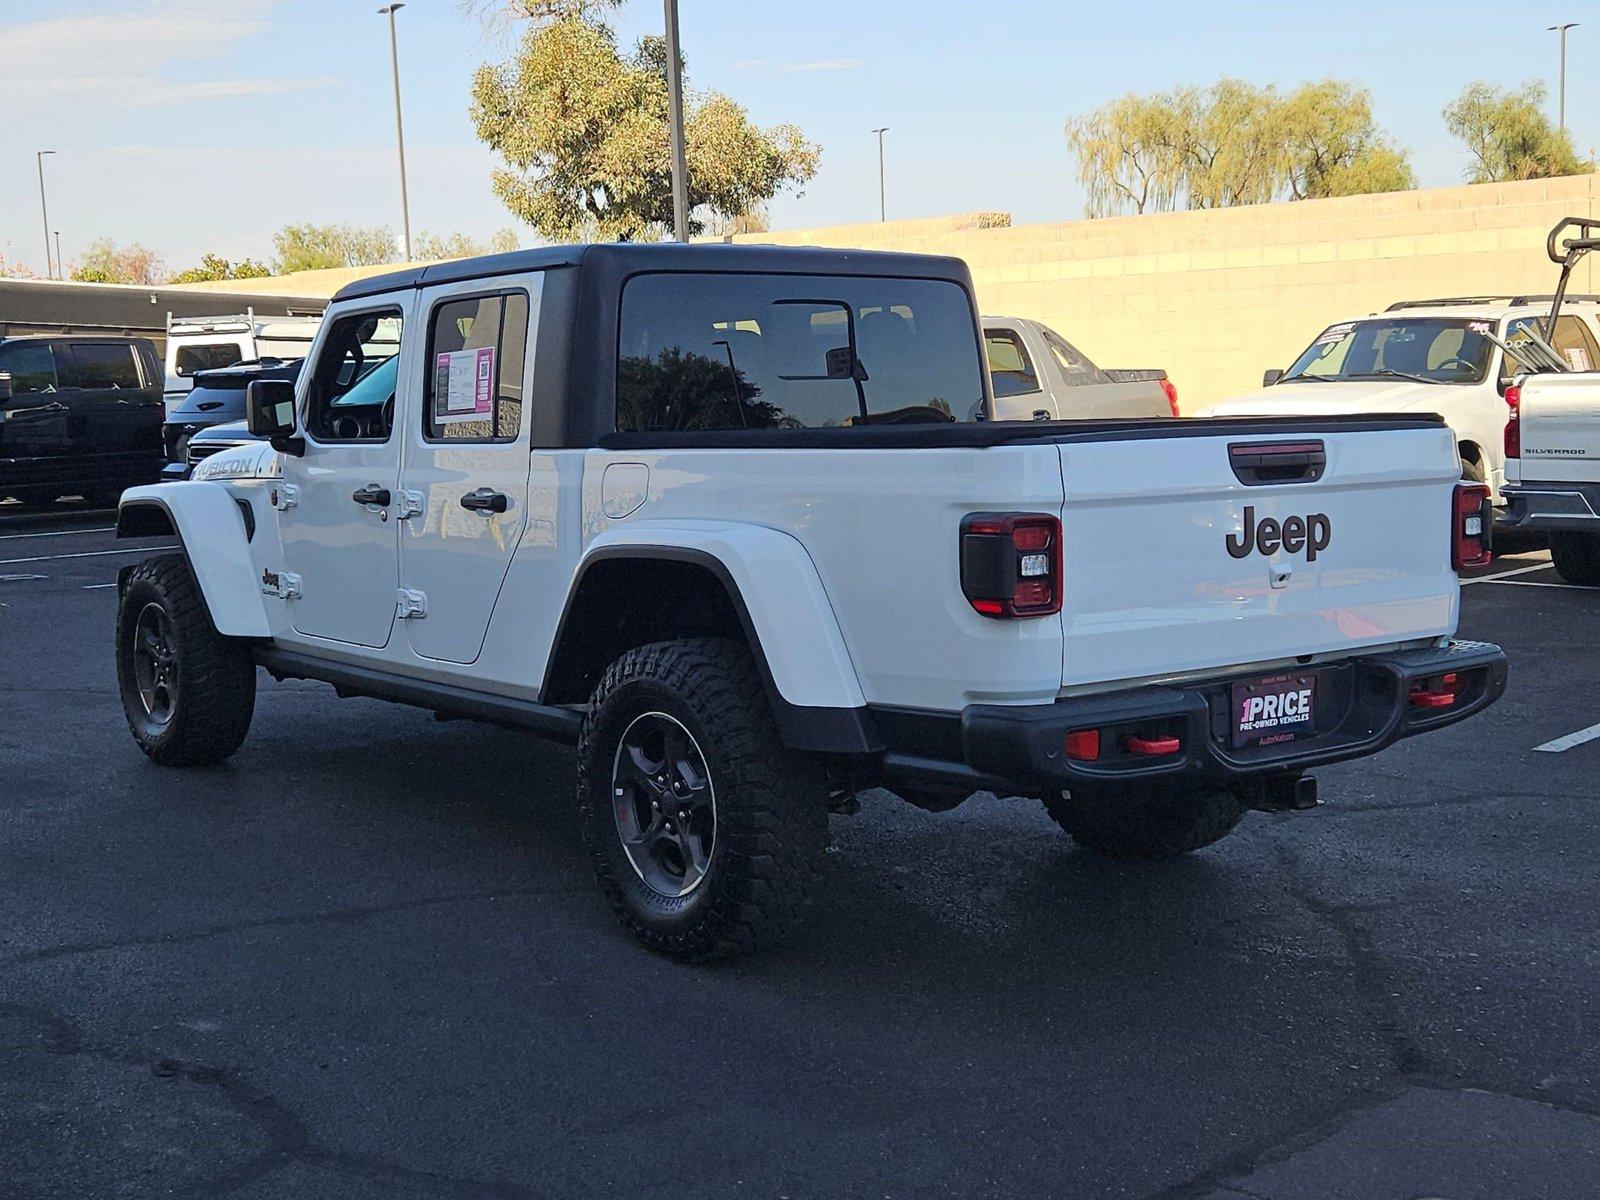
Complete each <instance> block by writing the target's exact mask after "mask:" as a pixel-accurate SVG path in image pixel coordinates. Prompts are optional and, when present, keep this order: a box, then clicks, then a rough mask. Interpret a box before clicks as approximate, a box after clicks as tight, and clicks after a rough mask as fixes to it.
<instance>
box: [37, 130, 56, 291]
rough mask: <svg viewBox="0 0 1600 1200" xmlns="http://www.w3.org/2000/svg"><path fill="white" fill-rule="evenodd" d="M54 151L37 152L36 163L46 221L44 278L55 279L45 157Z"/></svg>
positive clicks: (40, 196) (41, 214) (40, 208)
mask: <svg viewBox="0 0 1600 1200" xmlns="http://www.w3.org/2000/svg"><path fill="white" fill-rule="evenodd" d="M54 153H55V151H54V150H35V151H34V154H33V157H34V161H36V162H37V163H38V164H39V216H40V217H41V218H43V220H44V277H45V278H46V279H54V278H55V273H54V272H53V271H52V270H51V269H50V210H49V209H48V208H47V207H45V202H44V156H45V155H46V154H54Z"/></svg>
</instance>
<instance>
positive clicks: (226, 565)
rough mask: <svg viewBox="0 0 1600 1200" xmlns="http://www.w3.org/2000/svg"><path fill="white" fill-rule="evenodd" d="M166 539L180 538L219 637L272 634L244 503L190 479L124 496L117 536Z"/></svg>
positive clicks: (217, 485) (216, 485) (131, 490)
mask: <svg viewBox="0 0 1600 1200" xmlns="http://www.w3.org/2000/svg"><path fill="white" fill-rule="evenodd" d="M161 535H168V536H175V537H176V538H177V539H178V543H179V545H180V546H181V547H182V549H183V553H184V557H185V558H187V559H188V560H189V569H190V570H191V571H193V572H194V577H195V580H196V582H198V583H199V585H200V594H201V595H202V596H204V597H205V602H206V608H207V609H209V610H210V613H211V620H212V622H213V623H214V624H215V625H216V627H217V632H218V633H220V634H223V635H225V636H227V637H248V638H265V637H270V636H271V635H272V629H271V626H270V625H269V624H268V622H267V610H266V604H265V602H264V601H263V600H262V593H261V584H260V581H259V580H258V579H257V577H256V568H255V561H254V559H253V558H251V555H250V530H249V529H248V527H247V526H246V523H245V517H244V514H243V512H242V511H241V507H240V503H239V501H237V500H236V499H235V498H234V497H233V495H232V494H231V493H230V492H229V491H228V489H227V488H226V487H224V486H223V485H222V484H220V483H210V482H206V481H196V480H186V481H183V482H181V483H159V484H148V485H146V486H144V487H135V488H129V489H128V490H127V491H125V492H123V493H122V503H121V504H120V505H119V506H118V507H117V536H118V537H119V538H125V537H152V536H161ZM120 581H122V580H121V577H119V582H120ZM119 590H120V589H119Z"/></svg>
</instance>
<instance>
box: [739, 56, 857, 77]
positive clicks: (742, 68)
mask: <svg viewBox="0 0 1600 1200" xmlns="http://www.w3.org/2000/svg"><path fill="white" fill-rule="evenodd" d="M866 65H867V64H866V63H865V62H863V61H862V60H861V59H859V58H819V59H817V60H816V61H814V62H798V63H781V62H773V61H772V60H771V59H766V58H747V59H745V60H744V61H743V62H736V63H734V64H733V65H732V66H731V67H729V68H728V69H729V70H731V71H738V72H741V73H743V74H760V75H794V74H798V73H801V72H807V71H854V70H857V69H858V68H860V67H864V66H866Z"/></svg>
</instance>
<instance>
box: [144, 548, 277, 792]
mask: <svg viewBox="0 0 1600 1200" xmlns="http://www.w3.org/2000/svg"><path fill="white" fill-rule="evenodd" d="M117 682H118V684H119V687H120V690H121V693H122V710H123V712H124V713H125V714H126V716H127V718H128V728H129V729H130V730H131V731H132V732H133V740H134V741H136V742H138V743H139V748H140V749H141V750H143V751H144V752H145V753H146V754H147V755H149V756H150V758H151V759H152V760H153V761H155V762H158V763H160V764H161V765H162V766H168V767H184V766H195V765H199V764H203V763H214V762H220V761H222V760H223V759H225V758H227V757H228V756H229V755H230V754H232V753H233V752H234V751H235V750H237V749H238V748H239V746H240V744H241V743H242V742H243V741H244V737H245V734H246V733H247V732H249V729H250V718H251V716H252V715H253V713H254V712H255V703H256V668H255V663H254V661H252V659H251V657H250V654H249V651H248V650H247V649H246V648H245V646H244V645H243V644H242V643H240V642H239V641H237V640H235V639H233V638H227V637H223V636H222V635H221V634H220V633H218V632H217V629H216V626H215V625H213V624H212V622H211V614H210V612H209V611H208V610H207V609H206V603H205V598H204V597H203V596H202V595H201V594H200V588H199V585H198V584H196V583H195V579H194V575H193V574H192V573H191V572H190V570H189V564H188V562H187V561H186V560H185V559H184V557H183V556H182V555H181V554H166V555H162V556H161V557H159V558H151V559H147V560H145V561H144V562H143V563H140V564H139V565H138V566H137V567H135V568H134V569H133V572H132V573H131V574H130V575H129V577H128V583H127V586H126V587H125V588H124V589H123V591H122V596H121V598H120V600H119V602H118V605H117Z"/></svg>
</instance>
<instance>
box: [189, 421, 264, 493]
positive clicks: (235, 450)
mask: <svg viewBox="0 0 1600 1200" xmlns="http://www.w3.org/2000/svg"><path fill="white" fill-rule="evenodd" d="M239 432H240V433H242V434H243V435H244V436H245V437H249V436H250V434H249V433H248V431H246V430H244V429H243V427H241V428H240V430H239ZM282 475H283V461H282V459H280V458H279V457H278V452H277V451H276V450H274V449H273V448H272V446H271V444H269V443H268V442H265V441H251V442H248V443H246V444H244V445H242V446H231V447H229V448H228V449H226V450H218V451H217V452H216V453H215V454H212V455H209V456H207V457H206V458H202V459H201V460H200V461H199V462H197V463H195V465H194V471H193V472H192V473H191V474H190V476H189V478H190V479H200V480H211V481H213V482H227V481H228V480H230V479H278V478H280V477H281V476H282Z"/></svg>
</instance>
